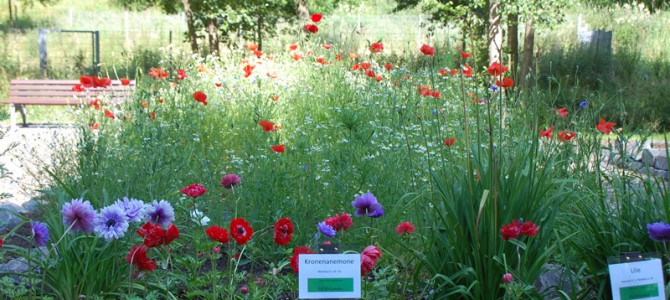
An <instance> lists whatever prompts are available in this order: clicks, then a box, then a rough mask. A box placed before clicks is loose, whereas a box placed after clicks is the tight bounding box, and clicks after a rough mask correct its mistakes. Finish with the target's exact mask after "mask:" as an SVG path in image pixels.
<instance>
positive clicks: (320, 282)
mask: <svg viewBox="0 0 670 300" xmlns="http://www.w3.org/2000/svg"><path fill="white" fill-rule="evenodd" d="M298 270H299V272H298V298H300V299H332V298H360V297H361V256H360V254H300V255H299V256H298Z"/></svg>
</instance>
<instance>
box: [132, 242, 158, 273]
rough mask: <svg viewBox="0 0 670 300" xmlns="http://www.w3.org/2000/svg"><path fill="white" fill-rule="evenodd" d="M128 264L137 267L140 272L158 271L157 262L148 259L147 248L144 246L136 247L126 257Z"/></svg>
mask: <svg viewBox="0 0 670 300" xmlns="http://www.w3.org/2000/svg"><path fill="white" fill-rule="evenodd" d="M126 262H127V263H129V264H133V265H135V266H137V269H138V270H140V271H149V272H151V271H153V270H154V269H156V262H155V261H153V260H151V259H150V258H149V257H147V247H146V246H144V245H135V246H133V247H132V248H131V249H130V252H128V255H126Z"/></svg>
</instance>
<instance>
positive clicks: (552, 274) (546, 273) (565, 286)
mask: <svg viewBox="0 0 670 300" xmlns="http://www.w3.org/2000/svg"><path fill="white" fill-rule="evenodd" d="M542 268H543V272H542V274H540V276H539V277H538V278H536V279H535V290H537V291H538V292H539V293H540V294H543V295H545V296H544V299H561V297H560V296H559V293H557V292H556V290H560V291H563V292H565V293H566V294H568V295H575V294H576V293H577V292H579V290H580V287H579V286H573V285H572V284H573V279H574V278H576V275H575V273H574V272H572V271H570V270H568V269H566V268H564V267H562V266H559V265H553V264H545V265H544V266H542Z"/></svg>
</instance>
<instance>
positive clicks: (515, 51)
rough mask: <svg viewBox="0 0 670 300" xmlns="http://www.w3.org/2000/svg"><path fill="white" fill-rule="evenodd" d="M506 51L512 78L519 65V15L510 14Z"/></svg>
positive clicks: (515, 78) (514, 76) (514, 77)
mask: <svg viewBox="0 0 670 300" xmlns="http://www.w3.org/2000/svg"><path fill="white" fill-rule="evenodd" d="M507 52H509V54H510V63H509V68H510V71H512V79H514V80H518V79H517V77H516V74H517V68H518V67H519V15H517V14H510V15H509V23H508V25H507Z"/></svg>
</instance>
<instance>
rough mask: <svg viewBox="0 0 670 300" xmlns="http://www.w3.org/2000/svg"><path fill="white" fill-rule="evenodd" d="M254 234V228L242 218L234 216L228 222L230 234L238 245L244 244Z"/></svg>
mask: <svg viewBox="0 0 670 300" xmlns="http://www.w3.org/2000/svg"><path fill="white" fill-rule="evenodd" d="M253 234H254V229H253V228H251V226H249V223H248V222H247V221H246V220H244V218H235V219H233V220H232V221H231V222H230V236H231V237H233V239H234V240H235V241H236V242H237V244H238V245H244V244H246V243H247V242H248V241H249V240H251V236H252V235H253Z"/></svg>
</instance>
